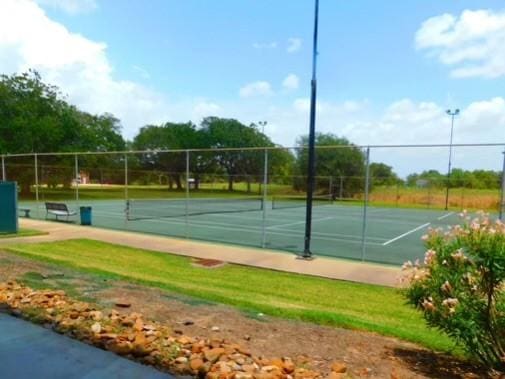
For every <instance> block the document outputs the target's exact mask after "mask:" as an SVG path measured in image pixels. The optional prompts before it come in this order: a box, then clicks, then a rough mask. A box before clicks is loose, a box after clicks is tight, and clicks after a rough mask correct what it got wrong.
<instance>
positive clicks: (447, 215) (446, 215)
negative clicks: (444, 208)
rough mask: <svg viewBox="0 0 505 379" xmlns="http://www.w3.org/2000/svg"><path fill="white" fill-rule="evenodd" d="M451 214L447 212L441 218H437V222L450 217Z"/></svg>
mask: <svg viewBox="0 0 505 379" xmlns="http://www.w3.org/2000/svg"><path fill="white" fill-rule="evenodd" d="M453 214H454V212H449V213H447V214H445V215H443V216H440V217H438V218H437V220H443V219H444V218H446V217H449V216H452V215H453Z"/></svg>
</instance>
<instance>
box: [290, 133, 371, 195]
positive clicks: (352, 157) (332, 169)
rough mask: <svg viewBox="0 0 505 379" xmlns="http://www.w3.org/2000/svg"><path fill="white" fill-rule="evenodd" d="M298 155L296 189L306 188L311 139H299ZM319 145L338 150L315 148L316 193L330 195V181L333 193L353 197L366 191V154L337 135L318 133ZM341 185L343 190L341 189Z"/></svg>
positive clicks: (317, 143) (304, 137)
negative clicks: (364, 189) (363, 190)
mask: <svg viewBox="0 0 505 379" xmlns="http://www.w3.org/2000/svg"><path fill="white" fill-rule="evenodd" d="M297 145H298V147H299V148H298V149H297V152H296V165H297V174H298V175H299V179H301V180H296V181H295V183H294V186H295V188H296V189H305V185H306V181H307V179H306V178H307V166H308V149H307V148H306V146H307V145H308V137H307V136H303V137H301V138H299V139H298V142H297ZM316 146H317V147H323V146H336V147H335V148H316V177H317V188H316V193H317V192H320V193H321V192H325V193H326V192H328V188H329V185H330V181H331V182H332V184H333V188H332V192H334V193H335V192H337V191H338V193H339V194H340V193H341V194H342V195H343V196H344V197H352V196H354V195H355V194H356V193H358V192H360V191H361V190H362V189H363V188H364V173H365V155H364V154H363V152H362V151H361V150H360V149H359V148H358V147H357V146H355V145H353V144H352V143H350V142H349V141H348V140H347V139H345V138H340V137H337V136H336V135H334V134H331V133H328V134H323V133H317V134H316ZM340 183H342V188H340V187H339V186H340Z"/></svg>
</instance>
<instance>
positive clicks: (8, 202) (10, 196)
mask: <svg viewBox="0 0 505 379" xmlns="http://www.w3.org/2000/svg"><path fill="white" fill-rule="evenodd" d="M17 210H18V191H17V184H16V182H0V233H17V232H18V212H17Z"/></svg>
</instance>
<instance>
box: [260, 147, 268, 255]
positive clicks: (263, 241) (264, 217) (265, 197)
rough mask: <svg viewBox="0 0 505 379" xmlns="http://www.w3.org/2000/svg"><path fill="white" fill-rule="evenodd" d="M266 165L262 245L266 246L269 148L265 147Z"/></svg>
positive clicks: (264, 169) (264, 173) (264, 172)
mask: <svg viewBox="0 0 505 379" xmlns="http://www.w3.org/2000/svg"><path fill="white" fill-rule="evenodd" d="M264 163H265V166H264V168H263V200H262V206H263V220H262V221H263V227H262V231H261V247H263V248H265V247H266V243H267V227H266V222H267V185H268V150H267V149H265V162H264Z"/></svg>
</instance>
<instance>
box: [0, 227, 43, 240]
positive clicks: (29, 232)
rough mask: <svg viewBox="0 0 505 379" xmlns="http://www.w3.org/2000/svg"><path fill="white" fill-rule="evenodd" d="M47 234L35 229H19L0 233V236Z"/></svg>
mask: <svg viewBox="0 0 505 379" xmlns="http://www.w3.org/2000/svg"><path fill="white" fill-rule="evenodd" d="M44 234H47V233H45V232H41V231H40V230H35V229H20V230H19V231H18V232H17V233H0V238H14V237H31V236H41V235H44Z"/></svg>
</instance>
